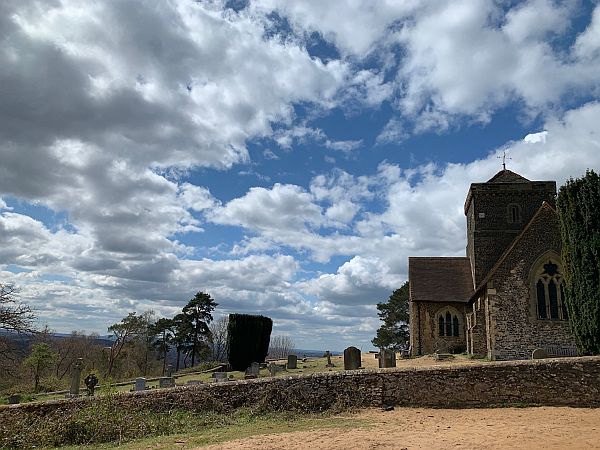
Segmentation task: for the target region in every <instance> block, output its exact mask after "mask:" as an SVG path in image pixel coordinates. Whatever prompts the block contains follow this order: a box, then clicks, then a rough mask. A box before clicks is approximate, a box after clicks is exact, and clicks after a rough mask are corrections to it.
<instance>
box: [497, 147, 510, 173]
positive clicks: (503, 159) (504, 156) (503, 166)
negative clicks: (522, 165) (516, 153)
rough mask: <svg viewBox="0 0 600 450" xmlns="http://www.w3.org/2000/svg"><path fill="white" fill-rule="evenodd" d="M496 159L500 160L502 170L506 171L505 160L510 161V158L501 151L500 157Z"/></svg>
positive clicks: (504, 151)
mask: <svg viewBox="0 0 600 450" xmlns="http://www.w3.org/2000/svg"><path fill="white" fill-rule="evenodd" d="M496 158H498V159H499V158H502V169H504V170H506V160H507V159H512V158H511V157H510V156H508V157H507V156H506V150H503V151H502V156H496Z"/></svg>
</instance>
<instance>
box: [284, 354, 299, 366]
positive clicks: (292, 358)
mask: <svg viewBox="0 0 600 450" xmlns="http://www.w3.org/2000/svg"><path fill="white" fill-rule="evenodd" d="M297 367H298V357H297V356H296V355H288V361H287V368H288V369H296V368H297Z"/></svg>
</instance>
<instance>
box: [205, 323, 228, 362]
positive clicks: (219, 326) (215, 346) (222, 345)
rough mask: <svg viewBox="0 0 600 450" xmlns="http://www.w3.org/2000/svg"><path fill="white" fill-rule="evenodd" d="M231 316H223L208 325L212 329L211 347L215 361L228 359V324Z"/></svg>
mask: <svg viewBox="0 0 600 450" xmlns="http://www.w3.org/2000/svg"><path fill="white" fill-rule="evenodd" d="M228 324H229V318H228V317H227V316H221V317H219V318H218V319H217V320H215V321H213V322H211V323H210V324H209V325H208V328H209V329H210V348H211V358H212V360H213V361H226V360H227V326H228Z"/></svg>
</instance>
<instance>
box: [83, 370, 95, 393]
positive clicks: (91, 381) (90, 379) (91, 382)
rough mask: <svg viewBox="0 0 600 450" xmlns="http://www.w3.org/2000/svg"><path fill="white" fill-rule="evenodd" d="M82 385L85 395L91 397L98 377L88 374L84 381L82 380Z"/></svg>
mask: <svg viewBox="0 0 600 450" xmlns="http://www.w3.org/2000/svg"><path fill="white" fill-rule="evenodd" d="M83 383H84V384H85V387H86V388H87V395H88V396H89V397H93V396H94V389H96V385H97V384H98V377H97V376H96V375H95V374H93V373H90V374H89V375H88V376H87V377H85V379H84V380H83Z"/></svg>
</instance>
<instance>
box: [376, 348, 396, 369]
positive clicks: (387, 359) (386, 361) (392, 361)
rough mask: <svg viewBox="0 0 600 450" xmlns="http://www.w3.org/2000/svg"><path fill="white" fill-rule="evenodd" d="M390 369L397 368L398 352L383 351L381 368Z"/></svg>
mask: <svg viewBox="0 0 600 450" xmlns="http://www.w3.org/2000/svg"><path fill="white" fill-rule="evenodd" d="M388 367H396V352H395V351H393V350H386V349H382V350H381V351H380V352H379V368H380V369H386V368H388Z"/></svg>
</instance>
